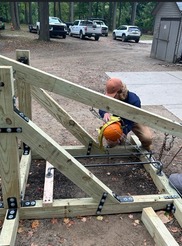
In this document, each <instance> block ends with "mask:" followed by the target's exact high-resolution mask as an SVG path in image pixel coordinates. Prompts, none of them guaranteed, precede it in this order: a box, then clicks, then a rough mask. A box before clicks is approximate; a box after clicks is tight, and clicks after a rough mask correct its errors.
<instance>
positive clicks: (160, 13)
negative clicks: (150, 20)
mask: <svg viewBox="0 0 182 246" xmlns="http://www.w3.org/2000/svg"><path fill="white" fill-rule="evenodd" d="M152 14H153V15H154V16H155V22H154V34H153V42H152V47H151V53H150V56H151V57H152V58H156V59H159V60H162V61H167V62H173V63H175V62H177V61H179V60H181V58H182V2H160V3H158V4H157V5H156V7H155V8H154V10H153V12H152Z"/></svg>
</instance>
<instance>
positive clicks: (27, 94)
mask: <svg viewBox="0 0 182 246" xmlns="http://www.w3.org/2000/svg"><path fill="white" fill-rule="evenodd" d="M16 60H17V61H19V62H22V63H24V64H27V65H30V51H29V50H18V49H17V50H16ZM16 85H17V96H18V104H19V105H18V106H19V110H20V111H21V112H22V113H24V115H25V116H27V117H28V118H29V119H32V96H31V86H30V84H28V83H25V81H24V78H23V77H22V78H21V79H20V78H19V79H18V80H16ZM21 147H22V149H23V148H24V146H23V143H22V145H21ZM30 165H31V151H30V152H29V154H28V155H22V156H21V161H20V172H21V173H20V176H21V179H20V185H21V187H20V188H21V195H22V199H23V198H24V194H25V189H26V183H27V180H28V173H29V169H30Z"/></svg>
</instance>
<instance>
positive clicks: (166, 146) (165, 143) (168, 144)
mask: <svg viewBox="0 0 182 246" xmlns="http://www.w3.org/2000/svg"><path fill="white" fill-rule="evenodd" d="M175 138H176V137H175V136H172V138H171V139H170V140H169V134H168V133H165V137H164V140H163V144H162V147H161V150H160V153H159V161H161V158H162V155H163V152H164V151H170V150H171V149H172V147H173V145H174V139H175Z"/></svg>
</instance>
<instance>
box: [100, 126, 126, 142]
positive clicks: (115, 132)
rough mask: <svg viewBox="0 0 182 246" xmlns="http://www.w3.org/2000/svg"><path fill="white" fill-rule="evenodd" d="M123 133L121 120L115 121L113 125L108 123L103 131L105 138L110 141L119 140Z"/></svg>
mask: <svg viewBox="0 0 182 246" xmlns="http://www.w3.org/2000/svg"><path fill="white" fill-rule="evenodd" d="M122 134H123V130H122V128H121V123H120V122H115V123H113V124H111V125H108V126H107V127H106V128H105V130H104V132H103V136H104V137H105V139H106V140H110V141H117V140H119V139H120V138H121V136H122Z"/></svg>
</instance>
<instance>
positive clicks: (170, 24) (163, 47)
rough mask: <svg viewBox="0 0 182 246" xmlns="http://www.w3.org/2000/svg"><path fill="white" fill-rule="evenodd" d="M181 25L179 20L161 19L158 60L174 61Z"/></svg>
mask: <svg viewBox="0 0 182 246" xmlns="http://www.w3.org/2000/svg"><path fill="white" fill-rule="evenodd" d="M179 25H180V22H179V20H178V19H161V22H160V27H159V36H158V43H157V51H156V58H157V59H160V60H163V61H168V62H173V61H174V57H175V48H176V43H177V38H178V35H179Z"/></svg>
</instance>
